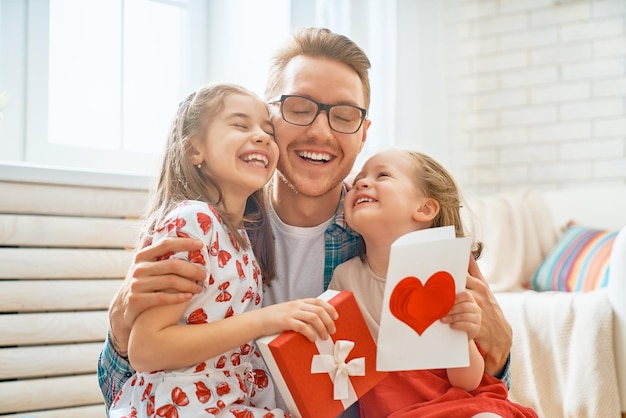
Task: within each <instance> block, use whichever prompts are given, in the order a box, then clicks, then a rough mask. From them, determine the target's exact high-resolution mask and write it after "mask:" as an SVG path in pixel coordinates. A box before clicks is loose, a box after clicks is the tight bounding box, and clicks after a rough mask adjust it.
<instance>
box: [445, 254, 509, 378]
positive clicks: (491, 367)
mask: <svg viewBox="0 0 626 418" xmlns="http://www.w3.org/2000/svg"><path fill="white" fill-rule="evenodd" d="M466 288H467V290H468V291H469V292H470V293H471V294H472V296H473V297H474V300H475V301H476V303H478V306H480V310H481V314H482V320H481V322H480V330H479V331H478V335H477V336H476V337H475V338H474V340H475V341H476V343H477V344H478V345H480V349H481V350H482V352H483V353H484V355H485V373H487V374H488V375H491V376H497V375H499V374H500V373H501V372H502V369H503V368H504V366H505V364H506V359H507V357H508V355H509V353H510V351H511V345H512V344H513V331H512V329H511V325H509V323H508V322H507V320H506V318H505V317H504V313H502V309H501V308H500V305H498V301H497V300H496V298H495V296H494V295H493V293H492V292H491V289H490V288H489V285H488V284H487V282H486V281H485V278H484V277H483V275H482V273H481V272H480V269H479V268H478V264H477V263H476V260H474V257H470V263H469V268H468V275H467V283H466ZM441 321H442V322H445V323H451V322H452V318H451V316H450V315H448V316H446V317H444V318H442V319H441Z"/></svg>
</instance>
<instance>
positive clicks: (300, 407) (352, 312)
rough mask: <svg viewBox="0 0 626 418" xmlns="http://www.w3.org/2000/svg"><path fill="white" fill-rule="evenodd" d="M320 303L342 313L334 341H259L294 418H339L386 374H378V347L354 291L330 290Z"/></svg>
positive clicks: (294, 336)
mask: <svg viewBox="0 0 626 418" xmlns="http://www.w3.org/2000/svg"><path fill="white" fill-rule="evenodd" d="M319 298H321V299H324V300H327V301H328V302H329V303H330V304H331V305H333V306H334V307H335V308H336V309H337V311H338V312H339V318H338V319H337V321H335V326H336V328H337V331H336V332H335V334H333V335H332V336H331V338H332V340H331V339H328V340H326V341H322V340H318V341H316V342H310V341H309V340H308V339H307V338H306V337H304V336H303V335H302V334H300V333H297V332H293V331H286V332H283V333H281V334H277V335H272V336H267V337H263V338H260V339H258V340H257V345H258V347H259V350H260V351H261V353H262V354H263V358H264V359H265V362H266V363H267V366H268V368H269V371H270V373H271V374H272V378H273V379H274V383H275V385H276V387H277V389H278V390H279V391H280V394H281V395H282V397H283V400H284V401H285V404H286V405H287V408H288V409H289V412H290V413H291V414H292V415H293V416H294V417H306V418H330V417H336V416H337V415H339V414H341V413H342V412H343V411H344V410H345V409H347V408H348V407H349V406H350V405H352V404H353V403H354V402H356V400H357V398H359V397H361V396H362V395H364V394H365V393H366V392H367V391H368V390H370V389H371V388H372V387H374V385H375V384H376V383H378V382H379V381H381V380H382V379H383V378H384V377H385V376H386V375H387V373H385V372H378V371H376V343H375V342H374V339H373V338H372V334H371V333H370V331H369V329H368V327H367V324H366V323H365V319H363V315H362V314H361V310H360V309H359V306H358V305H357V303H356V299H354V295H353V294H352V292H348V291H345V290H342V291H340V292H337V291H334V290H328V291H326V292H324V293H323V294H322V295H320V296H319Z"/></svg>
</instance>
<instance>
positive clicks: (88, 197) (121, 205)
mask: <svg viewBox="0 0 626 418" xmlns="http://www.w3.org/2000/svg"><path fill="white" fill-rule="evenodd" d="M147 201H148V191H147V190H125V189H115V188H102V187H79V186H63V185H52V184H34V183H18V182H8V181H0V212H2V213H30V214H45V215H77V216H95V217H99V216H102V217H114V218H119V217H125V218H139V217H141V215H142V213H143V211H144V208H145V206H146V203H147Z"/></svg>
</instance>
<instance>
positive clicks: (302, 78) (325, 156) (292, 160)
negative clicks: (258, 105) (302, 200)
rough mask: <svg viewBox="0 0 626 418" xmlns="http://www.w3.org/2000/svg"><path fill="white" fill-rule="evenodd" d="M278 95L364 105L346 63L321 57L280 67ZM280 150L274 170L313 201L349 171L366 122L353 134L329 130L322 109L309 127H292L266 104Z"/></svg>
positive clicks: (300, 59)
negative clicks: (282, 71)
mask: <svg viewBox="0 0 626 418" xmlns="http://www.w3.org/2000/svg"><path fill="white" fill-rule="evenodd" d="M281 86H282V90H281V91H280V92H278V93H279V94H291V95H300V96H305V97H308V98H310V99H313V100H315V101H317V102H320V103H324V104H330V105H334V104H350V105H354V106H358V107H362V108H364V107H365V103H364V98H363V86H362V84H361V80H360V79H359V76H358V75H357V74H356V72H354V70H352V69H351V68H350V67H348V66H347V65H345V64H342V63H340V62H338V61H333V60H329V59H325V58H318V57H309V56H297V57H295V58H293V59H292V60H291V61H290V62H289V64H288V65H287V67H286V68H285V71H284V74H283V78H282V84H281ZM271 112H272V122H273V123H274V133H275V136H276V142H277V143H278V148H279V152H280V156H279V160H278V167H277V172H278V175H279V176H280V177H281V178H282V180H284V181H285V182H286V183H287V184H288V185H289V187H290V188H291V189H292V190H294V191H296V192H297V193H298V194H301V195H304V196H309V197H317V196H322V195H324V194H326V193H328V192H329V191H331V190H333V189H335V188H336V187H337V186H338V185H340V184H341V182H342V181H343V180H344V179H345V178H346V176H347V175H348V174H349V173H350V170H351V169H352V166H353V165H354V161H355V159H356V157H357V155H358V153H359V152H360V151H361V149H362V148H363V144H364V143H365V139H366V133H367V128H368V127H369V124H370V122H369V120H365V121H364V122H363V124H362V126H361V128H359V130H358V131H357V132H355V133H353V134H343V133H339V132H335V131H333V130H332V129H330V126H329V124H328V117H327V114H326V112H325V111H322V112H320V114H319V115H318V116H317V118H316V119H315V120H314V121H313V123H312V124H311V125H309V126H297V125H292V124H289V123H287V122H285V121H284V120H283V118H282V117H281V115H280V105H279V104H276V105H271Z"/></svg>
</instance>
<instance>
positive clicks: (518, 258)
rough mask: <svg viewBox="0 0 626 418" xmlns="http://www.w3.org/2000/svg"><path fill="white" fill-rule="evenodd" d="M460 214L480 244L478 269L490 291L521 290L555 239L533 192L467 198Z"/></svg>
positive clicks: (546, 211) (546, 214)
mask: <svg viewBox="0 0 626 418" xmlns="http://www.w3.org/2000/svg"><path fill="white" fill-rule="evenodd" d="M462 215H463V224H464V226H465V228H466V229H467V230H468V232H469V233H470V234H471V235H472V236H473V237H474V238H476V239H477V240H479V241H482V243H483V244H484V251H483V255H482V257H481V258H480V259H478V266H479V267H480V269H481V272H482V273H483V275H484V277H485V279H486V280H487V281H488V282H489V284H490V286H491V288H492V290H493V291H494V292H515V291H519V290H523V289H524V288H523V286H524V285H525V284H528V283H529V282H530V280H531V279H532V277H533V274H534V273H535V270H536V269H537V267H538V266H539V264H541V262H542V261H543V259H544V258H545V257H546V256H547V255H548V253H549V251H550V249H552V247H553V246H554V244H555V243H556V242H557V240H558V236H559V235H558V228H557V227H556V226H555V223H554V222H553V220H552V219H551V217H550V212H549V209H548V206H547V205H546V202H545V199H544V197H543V195H541V193H540V192H538V191H537V190H534V189H521V190H517V191H513V192H507V193H500V194H497V195H490V196H486V197H474V198H472V199H468V201H467V202H466V204H465V205H464V208H463V211H462Z"/></svg>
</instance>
